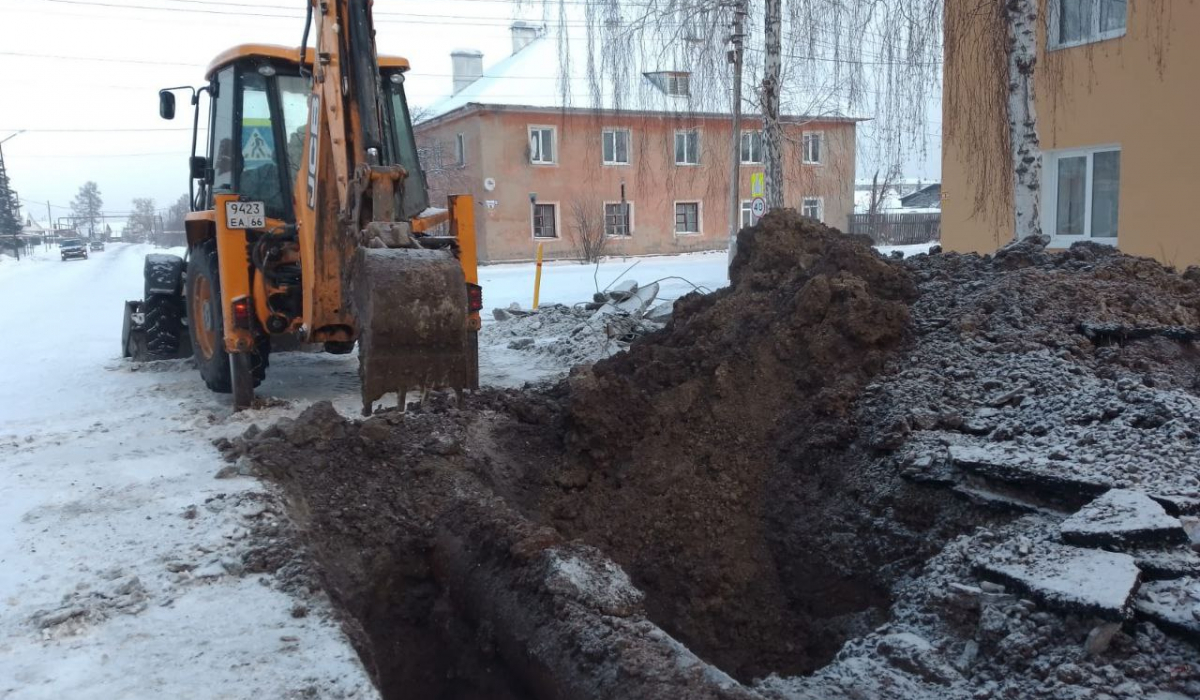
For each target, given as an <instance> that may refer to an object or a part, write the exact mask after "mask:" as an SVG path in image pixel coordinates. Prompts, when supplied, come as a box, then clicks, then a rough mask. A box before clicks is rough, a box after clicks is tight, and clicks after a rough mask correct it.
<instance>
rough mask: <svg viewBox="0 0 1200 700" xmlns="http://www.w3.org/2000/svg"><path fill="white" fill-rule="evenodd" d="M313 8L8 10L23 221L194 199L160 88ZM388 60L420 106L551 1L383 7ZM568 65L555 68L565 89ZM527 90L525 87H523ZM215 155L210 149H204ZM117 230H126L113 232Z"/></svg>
mask: <svg viewBox="0 0 1200 700" xmlns="http://www.w3.org/2000/svg"><path fill="white" fill-rule="evenodd" d="M304 7H305V3H304V1H303V0H262V2H256V1H255V0H0V95H3V99H2V100H0V139H4V138H6V137H8V136H10V135H11V134H12V133H13V132H14V131H16V130H20V129H26V130H27V131H26V133H23V134H20V135H19V136H16V137H15V138H12V139H11V140H9V141H8V142H7V143H5V144H4V145H3V147H2V148H3V149H4V157H5V163H6V165H7V168H8V173H9V176H10V178H11V180H12V183H13V187H14V189H16V190H17V192H18V194H19V195H20V197H21V199H22V203H23V205H24V207H25V210H24V212H23V213H24V214H25V215H29V214H30V213H32V215H33V216H34V217H35V218H37V219H39V220H43V221H44V220H45V219H46V202H47V201H49V202H50V205H51V213H52V215H53V216H54V217H55V218H57V217H59V216H64V215H67V214H69V213H70V211H69V204H70V202H71V199H72V198H73V197H74V196H75V193H76V192H77V191H78V189H79V186H80V185H81V184H83V183H84V182H85V181H87V180H95V181H96V182H97V183H98V184H99V186H100V191H101V193H102V196H103V199H104V208H105V210H106V212H111V213H114V214H120V213H123V212H127V211H128V210H129V208H130V200H132V199H133V198H134V197H151V198H153V199H154V200H155V202H156V205H157V206H159V207H161V208H165V207H166V206H168V205H169V204H171V203H172V202H174V201H175V200H176V199H177V198H178V197H179V195H180V194H182V193H184V192H186V191H187V185H188V183H187V160H186V156H187V155H188V152H189V149H190V147H191V141H190V140H191V122H190V106H188V105H187V104H186V101H185V100H181V101H180V103H179V107H180V108H179V110H178V115H177V117H176V119H175V121H172V122H167V121H163V120H161V119H159V117H158V97H157V91H158V89H159V88H161V87H167V86H174V85H183V84H191V85H199V84H201V82H202V81H203V74H204V67H205V66H206V65H207V63H208V62H209V61H210V60H211V59H212V58H213V57H214V56H215V55H216V54H218V53H219V52H221V51H222V50H224V49H226V48H228V47H230V46H233V45H235V44H240V43H247V42H259V43H273V44H285V45H296V44H298V43H299V41H300V35H301V32H302V31H303V28H304V27H303V25H304V19H303V18H304ZM374 7H375V18H376V29H377V39H378V44H379V50H380V52H381V53H386V54H391V55H401V56H406V57H407V58H409V60H410V61H411V62H412V66H413V70H412V72H411V73H410V75H409V80H408V82H406V88H407V90H408V93H409V101H410V102H411V103H412V104H414V105H425V104H430V103H432V102H435V101H436V100H438V99H439V98H441V97H444V96H445V95H447V94H449V92H450V71H451V66H450V51H451V50H452V49H455V48H474V49H479V50H481V51H483V53H484V65H485V66H487V65H490V64H492V63H494V62H496V61H498V60H500V59H501V58H503V57H504V56H506V55H508V53H510V51H511V39H510V35H509V30H508V27H509V24H511V22H512V21H513V20H514V19H534V20H540V19H542V11H543V10H542V7H541V3H540V2H538V1H537V0H525V1H524V2H520V1H512V0H375V5H374ZM556 75H557V66H547V67H546V79H547V80H555V78H556ZM514 90H515V91H519V88H517V87H515V88H514ZM200 150H201V152H203V147H201V149H200ZM910 170H911V173H909V174H912V175H913V176H920V177H937V155H936V154H929V155H927V156H925V157H923V158H915V159H914V163H913V164H912V168H910ZM114 223H115V222H114Z"/></svg>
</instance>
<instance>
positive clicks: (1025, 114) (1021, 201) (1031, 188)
mask: <svg viewBox="0 0 1200 700" xmlns="http://www.w3.org/2000/svg"><path fill="white" fill-rule="evenodd" d="M1005 11H1006V13H1007V15H1008V91H1009V92H1008V126H1009V145H1010V147H1011V152H1012V160H1013V177H1014V181H1013V213H1014V217H1013V221H1014V224H1015V229H1016V230H1015V233H1016V237H1017V238H1025V237H1027V236H1036V235H1040V234H1041V233H1042V222H1041V204H1042V144H1041V140H1040V139H1039V138H1038V128H1037V108H1036V106H1035V104H1034V68H1035V67H1036V65H1037V0H1008V5H1007V8H1006V10H1005Z"/></svg>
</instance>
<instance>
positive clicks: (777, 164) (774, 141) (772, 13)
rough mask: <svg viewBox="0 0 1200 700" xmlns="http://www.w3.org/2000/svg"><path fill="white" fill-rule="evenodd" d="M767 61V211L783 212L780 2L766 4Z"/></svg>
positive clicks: (764, 104) (764, 99) (770, 0)
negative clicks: (780, 118)
mask: <svg viewBox="0 0 1200 700" xmlns="http://www.w3.org/2000/svg"><path fill="white" fill-rule="evenodd" d="M764 16H765V17H766V31H765V33H764V37H765V40H766V59H765V63H764V66H763V83H762V111H763V160H764V161H765V165H766V172H765V178H764V179H765V181H766V182H765V183H764V184H765V186H766V195H767V196H766V199H767V210H768V211H770V210H772V209H782V208H783V125H782V124H780V123H779V82H780V74H781V73H782V62H781V59H780V54H781V53H782V45H783V42H782V35H783V3H782V0H766V8H765V13H764Z"/></svg>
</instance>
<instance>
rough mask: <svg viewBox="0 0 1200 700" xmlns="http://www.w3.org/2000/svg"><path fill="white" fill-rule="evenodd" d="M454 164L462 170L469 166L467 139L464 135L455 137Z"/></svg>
mask: <svg viewBox="0 0 1200 700" xmlns="http://www.w3.org/2000/svg"><path fill="white" fill-rule="evenodd" d="M454 164H455V165H457V166H458V167H460V168H461V167H462V166H464V165H466V164H467V137H466V136H464V135H463V134H455V136H454Z"/></svg>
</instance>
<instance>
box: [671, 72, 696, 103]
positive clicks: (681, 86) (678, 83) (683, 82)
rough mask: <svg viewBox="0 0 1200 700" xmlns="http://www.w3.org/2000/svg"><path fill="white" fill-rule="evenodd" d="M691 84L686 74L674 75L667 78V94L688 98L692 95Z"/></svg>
mask: <svg viewBox="0 0 1200 700" xmlns="http://www.w3.org/2000/svg"><path fill="white" fill-rule="evenodd" d="M691 82H692V81H691V78H690V76H688V74H686V73H672V74H671V75H668V76H667V94H668V95H676V96H680V97H686V96H687V95H689V94H691Z"/></svg>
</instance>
